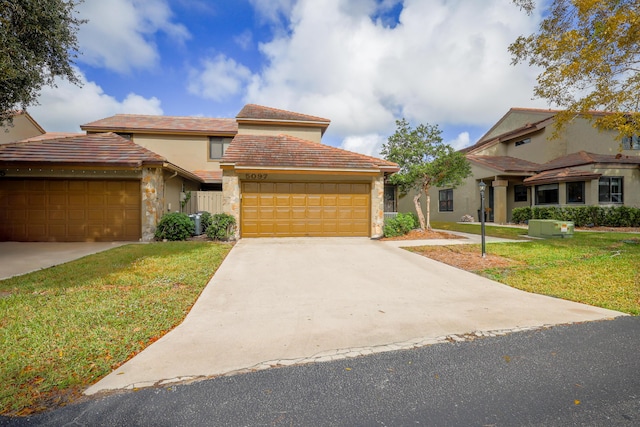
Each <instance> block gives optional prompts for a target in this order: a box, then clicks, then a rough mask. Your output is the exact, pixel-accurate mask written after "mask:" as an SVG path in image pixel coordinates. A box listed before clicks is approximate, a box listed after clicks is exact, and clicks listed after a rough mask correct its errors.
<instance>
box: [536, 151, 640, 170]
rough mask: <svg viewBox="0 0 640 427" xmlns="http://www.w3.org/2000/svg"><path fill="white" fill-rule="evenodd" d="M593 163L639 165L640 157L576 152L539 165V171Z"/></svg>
mask: <svg viewBox="0 0 640 427" xmlns="http://www.w3.org/2000/svg"><path fill="white" fill-rule="evenodd" d="M594 163H602V164H636V165H640V156H625V155H622V154H617V155H615V156H614V155H606V154H594V153H587V152H586V151H578V152H577V153H571V154H569V155H566V156H564V157H559V158H557V159H554V160H551V161H549V162H547V163H545V164H543V165H541V168H540V170H551V169H560V168H566V167H573V166H582V165H590V164H594Z"/></svg>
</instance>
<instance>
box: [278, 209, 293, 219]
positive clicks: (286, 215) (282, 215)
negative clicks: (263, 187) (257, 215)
mask: <svg viewBox="0 0 640 427" xmlns="http://www.w3.org/2000/svg"><path fill="white" fill-rule="evenodd" d="M290 218H291V211H290V210H289V209H284V208H283V209H276V219H277V220H278V221H282V220H289V219H290Z"/></svg>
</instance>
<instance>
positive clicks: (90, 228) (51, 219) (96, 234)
mask: <svg viewBox="0 0 640 427" xmlns="http://www.w3.org/2000/svg"><path fill="white" fill-rule="evenodd" d="M140 203H141V202H140V181H111V180H42V179H20V180H18V179H2V180H0V240H3V241H20V242H37V241H41V242H42V241H44V242H84V241H115V240H120V241H129V240H132V241H135V240H138V239H139V238H140V235H141V224H140V222H141V219H140Z"/></svg>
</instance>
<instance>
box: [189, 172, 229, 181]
mask: <svg viewBox="0 0 640 427" xmlns="http://www.w3.org/2000/svg"><path fill="white" fill-rule="evenodd" d="M191 173H192V174H194V175H196V176H197V177H198V178H200V179H201V180H202V181H204V182H206V183H207V184H213V183H220V182H222V171H221V170H215V171H209V170H195V171H191Z"/></svg>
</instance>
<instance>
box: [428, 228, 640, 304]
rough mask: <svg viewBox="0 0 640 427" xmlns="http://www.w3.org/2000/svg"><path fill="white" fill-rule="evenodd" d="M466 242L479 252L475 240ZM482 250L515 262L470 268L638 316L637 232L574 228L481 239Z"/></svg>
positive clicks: (639, 238) (639, 255)
mask: <svg viewBox="0 0 640 427" xmlns="http://www.w3.org/2000/svg"><path fill="white" fill-rule="evenodd" d="M458 225H459V224H456V227H457V226H458ZM434 228H435V226H434ZM438 228H439V227H438ZM497 228H501V227H491V229H492V230H494V229H497ZM520 232H522V230H520ZM469 246H470V247H469V248H468V250H469V251H473V252H476V253H479V251H480V249H479V247H478V245H469ZM429 250H437V249H430V248H429V247H423V248H416V251H417V252H425V251H426V255H427V256H428V251H429ZM487 253H488V254H493V255H499V256H502V257H505V258H508V259H511V260H514V261H516V262H514V264H513V265H512V266H510V267H507V268H493V269H491V268H490V269H480V270H477V271H475V273H477V274H480V275H483V276H486V277H489V278H491V279H493V280H496V281H498V282H501V283H504V284H506V285H509V286H512V287H514V288H517V289H522V290H525V291H528V292H533V293H537V294H542V295H549V296H553V297H558V298H562V299H567V300H571V301H577V302H582V303H585V304H589V305H593V306H598V307H603V308H608V309H612V310H618V311H622V312H624V313H629V314H633V315H640V235H638V234H632V233H613V232H612V233H608V232H607V233H595V232H576V233H575V234H574V237H573V238H570V239H544V240H542V239H541V240H534V241H531V242H526V243H525V242H523V243H493V244H487Z"/></svg>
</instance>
